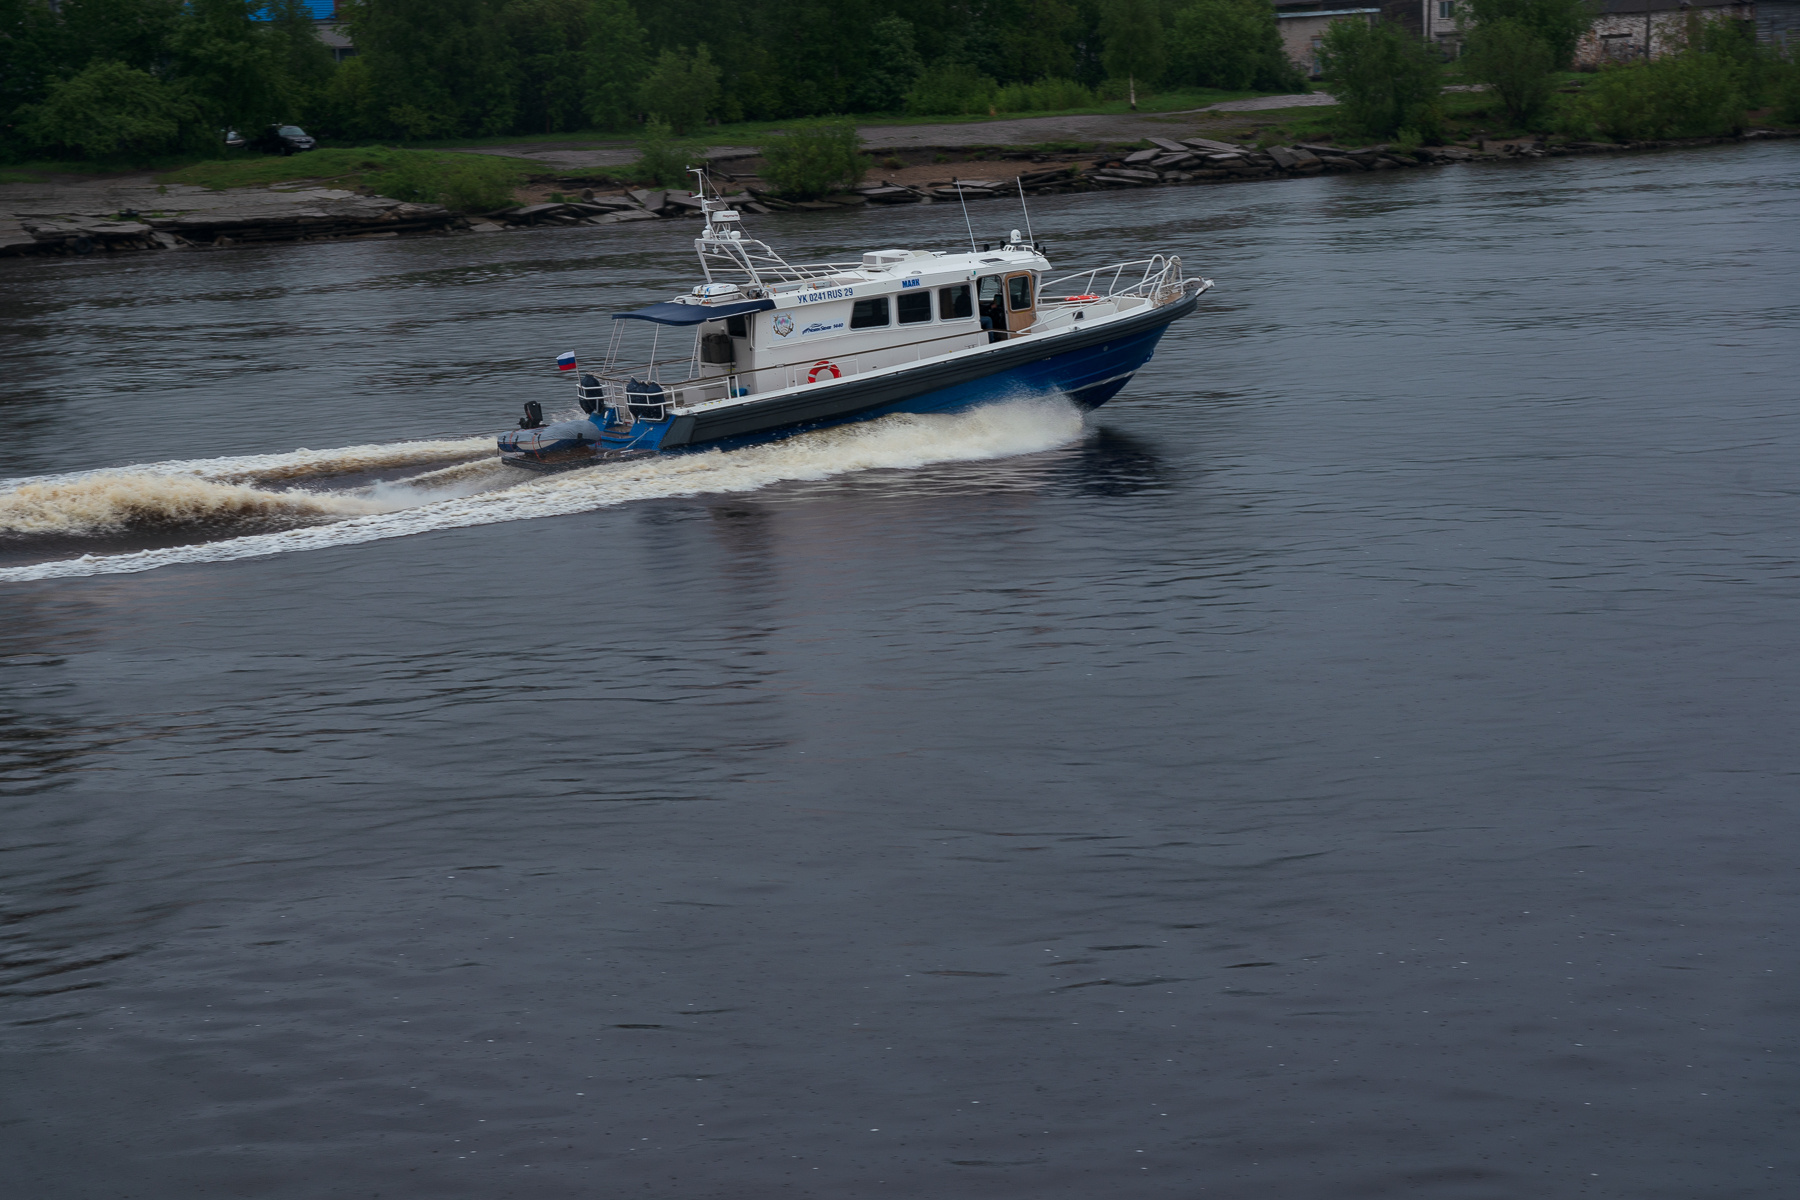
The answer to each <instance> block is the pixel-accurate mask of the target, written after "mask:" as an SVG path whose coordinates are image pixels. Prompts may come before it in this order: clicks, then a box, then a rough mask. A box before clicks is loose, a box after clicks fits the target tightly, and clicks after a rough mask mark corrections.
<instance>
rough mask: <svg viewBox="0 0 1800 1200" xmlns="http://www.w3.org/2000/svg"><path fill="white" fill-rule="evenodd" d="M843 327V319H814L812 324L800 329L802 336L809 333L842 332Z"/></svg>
mask: <svg viewBox="0 0 1800 1200" xmlns="http://www.w3.org/2000/svg"><path fill="white" fill-rule="evenodd" d="M843 329H844V323H843V321H841V320H838V321H814V322H813V323H812V324H811V325H808V326H807V327H806V328H805V329H802V330H801V331H800V336H801V337H805V336H806V335H807V334H809V333H842V332H843Z"/></svg>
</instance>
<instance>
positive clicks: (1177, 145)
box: [0, 129, 1797, 257]
mask: <svg viewBox="0 0 1800 1200" xmlns="http://www.w3.org/2000/svg"><path fill="white" fill-rule="evenodd" d="M1794 136H1797V135H1796V134H1795V133H1793V132H1791V131H1787V130H1770V129H1757V130H1751V131H1748V132H1746V133H1744V134H1742V135H1739V136H1736V137H1719V138H1694V139H1685V140H1679V141H1654V142H1636V143H1628V144H1614V143H1603V142H1575V143H1566V144H1550V143H1547V142H1544V141H1539V140H1532V139H1510V140H1505V141H1483V142H1475V143H1466V144H1462V145H1449V146H1431V147H1420V148H1418V149H1413V150H1400V149H1396V148H1394V147H1391V146H1387V145H1370V146H1353V147H1352V146H1343V147H1340V146H1335V145H1330V144H1322V143H1300V144H1296V145H1289V146H1268V147H1264V148H1258V147H1255V146H1247V145H1242V144H1239V143H1236V142H1231V141H1226V140H1222V139H1218V138H1203V137H1189V138H1163V137H1152V138H1149V139H1147V140H1148V141H1149V142H1150V143H1151V145H1150V147H1149V148H1147V149H1138V148H1135V147H1133V148H1124V147H1115V148H1112V149H1110V150H1109V149H1106V148H1104V147H1102V148H1098V149H1093V150H1086V151H1071V152H1066V153H1058V152H1046V151H1043V150H1036V149H1026V148H1018V147H1008V146H969V145H961V146H942V147H935V146H926V147H908V148H906V149H905V150H904V151H892V152H890V153H889V154H887V155H883V156H880V157H878V159H877V166H876V167H875V168H874V169H873V170H871V171H870V174H869V178H868V181H867V182H865V183H864V184H862V185H861V186H859V187H857V188H855V189H853V190H851V191H848V192H844V193H840V194H836V195H832V196H826V197H823V198H821V199H818V200H809V201H790V200H784V199H782V198H780V197H778V196H775V195H772V194H771V193H769V192H768V191H766V190H765V189H764V188H763V186H762V184H761V180H760V178H759V177H758V170H759V168H760V167H761V165H762V162H761V159H760V158H758V157H757V156H756V154H755V152H754V151H747V150H723V151H717V152H715V153H714V154H713V155H712V156H710V158H709V160H708V161H709V162H710V163H711V164H712V166H713V168H714V177H715V178H716V179H718V180H719V181H720V182H721V184H722V186H723V187H724V188H725V190H726V192H727V195H728V196H730V197H732V198H733V199H734V200H735V202H736V203H738V204H740V205H741V206H743V207H744V208H745V209H747V210H748V211H751V212H756V213H767V212H778V211H781V212H793V211H818V212H825V211H830V210H833V209H838V208H845V207H855V206H861V205H865V204H930V203H941V202H946V201H948V202H952V203H954V202H956V201H957V199H958V197H959V193H960V195H961V197H962V198H964V199H967V200H970V201H979V200H981V199H984V198H1010V197H1013V196H1016V195H1017V194H1018V191H1019V190H1020V189H1021V188H1022V189H1023V190H1024V192H1025V194H1026V195H1028V196H1038V195H1053V194H1061V193H1068V192H1085V191H1111V190H1120V189H1130V188H1145V187H1192V186H1206V185H1213V184H1225V183H1245V182H1253V181H1264V180H1278V179H1291V178H1300V177H1304V176H1307V175H1317V174H1326V173H1357V172H1362V171H1382V170H1408V169H1417V168H1421V167H1443V166H1451V165H1456V164H1465V163H1499V162H1526V161H1531V160H1536V159H1544V158H1562V157H1568V156H1570V155H1581V154H1615V155H1616V154H1641V153H1646V152H1651V151H1666V150H1677V149H1686V148H1689V147H1696V146H1714V145H1721V144H1726V143H1733V142H1751V141H1760V140H1767V139H1779V138H1791V137H1794ZM876 153H877V154H878V155H879V154H880V151H879V150H877V152H876ZM902 154H903V155H904V157H901V155H902ZM908 159H911V160H913V161H910V162H909V161H907V160H908ZM584 182H585V181H584V180H583V179H582V178H581V177H579V176H564V175H556V174H546V175H539V176H534V177H533V178H532V179H531V180H530V181H528V183H527V185H526V187H525V188H523V189H521V192H522V194H525V195H527V196H529V197H532V198H534V199H536V200H537V202H535V203H525V204H520V205H517V206H512V207H509V208H507V209H503V210H500V211H497V212H492V213H486V214H477V215H470V214H463V213H456V212H452V211H450V210H449V209H446V208H444V207H443V206H442V205H436V204H410V203H404V202H401V201H398V200H392V199H388V198H386V197H382V196H370V195H359V194H356V193H353V192H348V191H342V190H336V189H331V188H325V187H319V186H315V185H313V184H311V183H310V182H309V181H306V180H295V181H291V182H288V183H278V184H274V185H272V186H270V187H268V188H241V189H234V190H232V191H228V192H209V191H207V190H206V189H201V188H190V187H178V188H170V187H167V186H163V185H156V184H155V183H154V179H153V178H152V177H151V176H148V175H144V176H129V177H119V178H114V179H112V180H107V181H101V182H98V183H93V184H86V185H80V184H77V185H54V184H52V185H46V186H44V187H38V188H36V189H35V190H34V188H33V186H32V185H8V186H7V187H5V188H0V257H3V256H12V257H39V256H45V255H50V256H74V255H88V254H95V253H100V254H121V253H146V252H152V251H183V250H199V249H204V250H222V249H227V248H230V247H233V246H238V245H254V244H267V243H273V242H312V241H336V240H346V239H360V238H393V237H407V236H419V235H430V236H438V237H443V236H451V235H456V234H463V233H472V234H481V233H500V232H505V231H507V230H514V229H524V228H536V227H543V226H549V225H610V224H622V223H628V222H632V221H642V220H667V219H680V218H683V217H698V216H699V205H698V203H697V202H695V201H694V200H693V198H692V197H691V196H690V195H688V194H687V193H685V192H682V191H667V190H658V189H633V190H623V189H621V190H611V191H597V190H594V189H591V188H586V187H584V186H583V184H584ZM8 191H11V192H14V193H15V195H13V196H7V195H6V194H5V193H6V192H8ZM568 193H574V194H573V195H570V194H568ZM553 196H554V197H557V198H555V199H552V198H551V197H553ZM7 210H10V211H7ZM59 210H60V211H59Z"/></svg>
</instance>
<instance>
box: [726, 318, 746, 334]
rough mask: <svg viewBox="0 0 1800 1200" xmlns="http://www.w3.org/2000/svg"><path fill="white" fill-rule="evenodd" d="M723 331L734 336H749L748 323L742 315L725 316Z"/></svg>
mask: <svg viewBox="0 0 1800 1200" xmlns="http://www.w3.org/2000/svg"><path fill="white" fill-rule="evenodd" d="M725 332H726V333H729V334H730V335H731V336H732V337H735V338H747V337H749V336H750V323H749V322H748V321H747V320H745V319H744V318H743V317H726V318H725Z"/></svg>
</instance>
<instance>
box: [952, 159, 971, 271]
mask: <svg viewBox="0 0 1800 1200" xmlns="http://www.w3.org/2000/svg"><path fill="white" fill-rule="evenodd" d="M950 182H951V183H953V184H955V185H956V202H957V203H958V204H960V205H962V210H963V228H965V229H967V230H968V231H969V253H970V254H974V253H976V250H975V226H973V225H971V224H969V202H968V201H967V200H964V199H963V190H962V180H960V179H958V178H957V177H956V176H954V175H952V176H951V177H950Z"/></svg>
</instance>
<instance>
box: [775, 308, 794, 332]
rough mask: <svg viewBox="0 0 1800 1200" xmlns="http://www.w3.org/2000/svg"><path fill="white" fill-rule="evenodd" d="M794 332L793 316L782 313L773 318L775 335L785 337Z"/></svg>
mask: <svg viewBox="0 0 1800 1200" xmlns="http://www.w3.org/2000/svg"><path fill="white" fill-rule="evenodd" d="M792 332H794V318H792V317H790V316H788V314H786V313H782V314H780V315H779V316H777V317H776V318H775V336H776V337H786V336H787V335H788V334H790V333H792Z"/></svg>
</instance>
